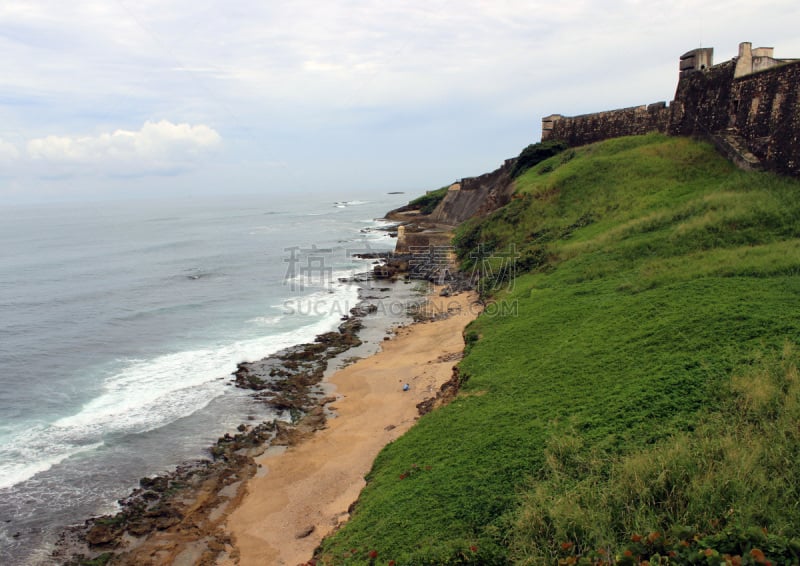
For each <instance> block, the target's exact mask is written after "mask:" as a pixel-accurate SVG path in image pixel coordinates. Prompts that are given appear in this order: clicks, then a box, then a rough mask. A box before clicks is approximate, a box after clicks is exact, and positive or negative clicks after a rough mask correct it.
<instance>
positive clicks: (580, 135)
mask: <svg viewBox="0 0 800 566" xmlns="http://www.w3.org/2000/svg"><path fill="white" fill-rule="evenodd" d="M550 118H551V119H552V126H551V127H550V129H548V130H543V131H542V140H546V139H555V140H564V141H566V142H567V143H568V144H569V145H571V146H578V145H585V144H587V143H594V142H596V141H601V140H605V139H609V138H617V137H622V136H634V135H639V134H648V133H650V132H664V133H666V131H667V127H668V125H669V119H670V109H669V107H667V105H666V103H665V102H659V103H655V104H650V105H649V106H634V107H631V108H621V109H619V110H608V111H605V112H597V113H595V114H584V115H582V116H571V117H566V116H552V117H550Z"/></svg>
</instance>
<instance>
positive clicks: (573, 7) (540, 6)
mask: <svg viewBox="0 0 800 566" xmlns="http://www.w3.org/2000/svg"><path fill="white" fill-rule="evenodd" d="M798 29H800V3H798V2H797V0H787V1H777V0H776V1H769V0H767V1H762V2H753V1H752V0H749V1H747V2H745V1H714V0H709V1H705V2H697V1H694V2H688V1H682V0H676V1H669V2H665V1H661V0H653V1H638V0H627V1H619V2H588V1H584V2H582V1H571V0H563V1H554V0H547V1H541V2H540V1H538V0H535V1H522V0H519V1H518V0H487V1H478V0H454V1H450V0H425V1H420V0H409V1H404V2H401V1H397V2H391V1H389V0H383V1H372V0H365V1H356V0H353V1H343V0H325V1H323V0H292V1H277V0H259V1H255V0H238V1H237V0H226V1H222V0H158V1H155V0H135V1H134V0H97V1H94V0H75V1H73V2H64V1H63V0H21V1H18V0H3V1H2V2H0V53H2V56H1V57H0V61H2V63H0V64H1V65H2V74H1V75H0V76H2V79H1V80H0V204H5V203H19V202H30V201H34V202H39V201H61V200H82V199H106V198H108V199H115V198H128V197H132V196H149V195H165V196H176V197H184V196H199V195H204V194H239V193H253V192H270V191H285V190H291V191H294V192H298V193H302V192H319V191H323V190H324V191H328V192H329V194H330V195H331V197H332V198H338V197H342V198H346V197H347V195H348V194H353V193H357V192H362V193H363V192H364V191H365V190H374V191H379V192H385V191H394V190H401V191H408V192H409V193H414V192H417V193H418V192H422V191H424V190H425V189H432V188H437V187H439V186H442V185H444V184H448V183H450V182H452V181H454V180H455V179H457V178H460V177H466V176H471V175H478V174H481V173H484V172H486V171H490V170H492V169H494V168H496V167H497V166H498V165H499V164H500V163H501V162H502V160H503V159H505V158H507V157H513V156H515V155H517V154H518V153H519V151H520V150H521V149H522V148H523V147H524V146H526V145H527V144H529V143H532V142H535V141H538V140H539V137H540V126H541V117H542V116H545V115H548V114H551V113H555V112H558V113H562V114H565V115H574V114H581V113H585V112H592V111H598V110H606V109H612V108H620V107H625V106H632V105H637V104H644V103H650V102H656V101H659V100H670V99H671V98H672V96H673V94H674V91H675V85H676V81H677V73H678V57H679V56H680V55H681V54H682V53H684V52H685V51H688V50H690V49H694V48H696V47H700V46H702V47H714V48H715V61H716V62H722V61H724V60H727V59H730V58H731V57H733V56H735V55H736V53H737V46H738V43H739V42H740V41H751V42H753V44H754V46H762V45H764V46H774V47H775V54H776V56H777V57H800V34H798V31H797V30H798Z"/></svg>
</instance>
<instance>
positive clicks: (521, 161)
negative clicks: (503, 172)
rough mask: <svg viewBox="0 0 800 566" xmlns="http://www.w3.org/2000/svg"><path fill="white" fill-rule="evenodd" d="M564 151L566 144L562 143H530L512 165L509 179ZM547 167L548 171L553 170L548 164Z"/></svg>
mask: <svg viewBox="0 0 800 566" xmlns="http://www.w3.org/2000/svg"><path fill="white" fill-rule="evenodd" d="M565 149H567V144H566V143H565V142H562V141H544V142H538V143H532V144H531V145H529V146H528V147H526V148H525V149H523V150H522V152H521V153H520V154H519V157H517V162H516V163H515V164H514V168H513V169H512V170H511V178H512V179H516V178H517V177H519V176H520V175H522V174H523V173H525V171H527V170H528V169H530V168H531V167H533V166H534V165H538V164H539V163H541V162H542V161H544V160H545V159H548V158H550V157H553V156H554V155H557V154H559V153H561V152H562V151H564V150H565ZM549 167H550V170H552V169H554V167H553V165H552V164H550V165H549Z"/></svg>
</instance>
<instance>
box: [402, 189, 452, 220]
mask: <svg viewBox="0 0 800 566" xmlns="http://www.w3.org/2000/svg"><path fill="white" fill-rule="evenodd" d="M447 189H448V187H442V188H440V189H436V190H435V191H428V192H427V193H425V194H424V195H422V196H421V197H417V198H415V199H414V200H412V201H411V202H409V203H408V206H409V208H412V209H416V210H419V211H420V213H421V214H430V213H431V212H433V211H434V210H435V209H436V207H437V206H438V205H439V203H440V202H442V200H443V199H444V197H445V196H446V195H447Z"/></svg>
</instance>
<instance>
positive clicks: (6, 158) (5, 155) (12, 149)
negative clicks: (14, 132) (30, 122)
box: [0, 139, 20, 165]
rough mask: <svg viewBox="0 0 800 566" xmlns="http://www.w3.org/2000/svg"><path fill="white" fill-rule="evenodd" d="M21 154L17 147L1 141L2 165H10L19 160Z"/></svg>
mask: <svg viewBox="0 0 800 566" xmlns="http://www.w3.org/2000/svg"><path fill="white" fill-rule="evenodd" d="M19 156H20V152H19V150H18V149H17V146H15V145H14V144H11V143H9V142H7V141H3V140H2V139H0V163H2V164H4V165H5V164H10V163H13V162H14V161H16V160H17V159H19Z"/></svg>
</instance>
